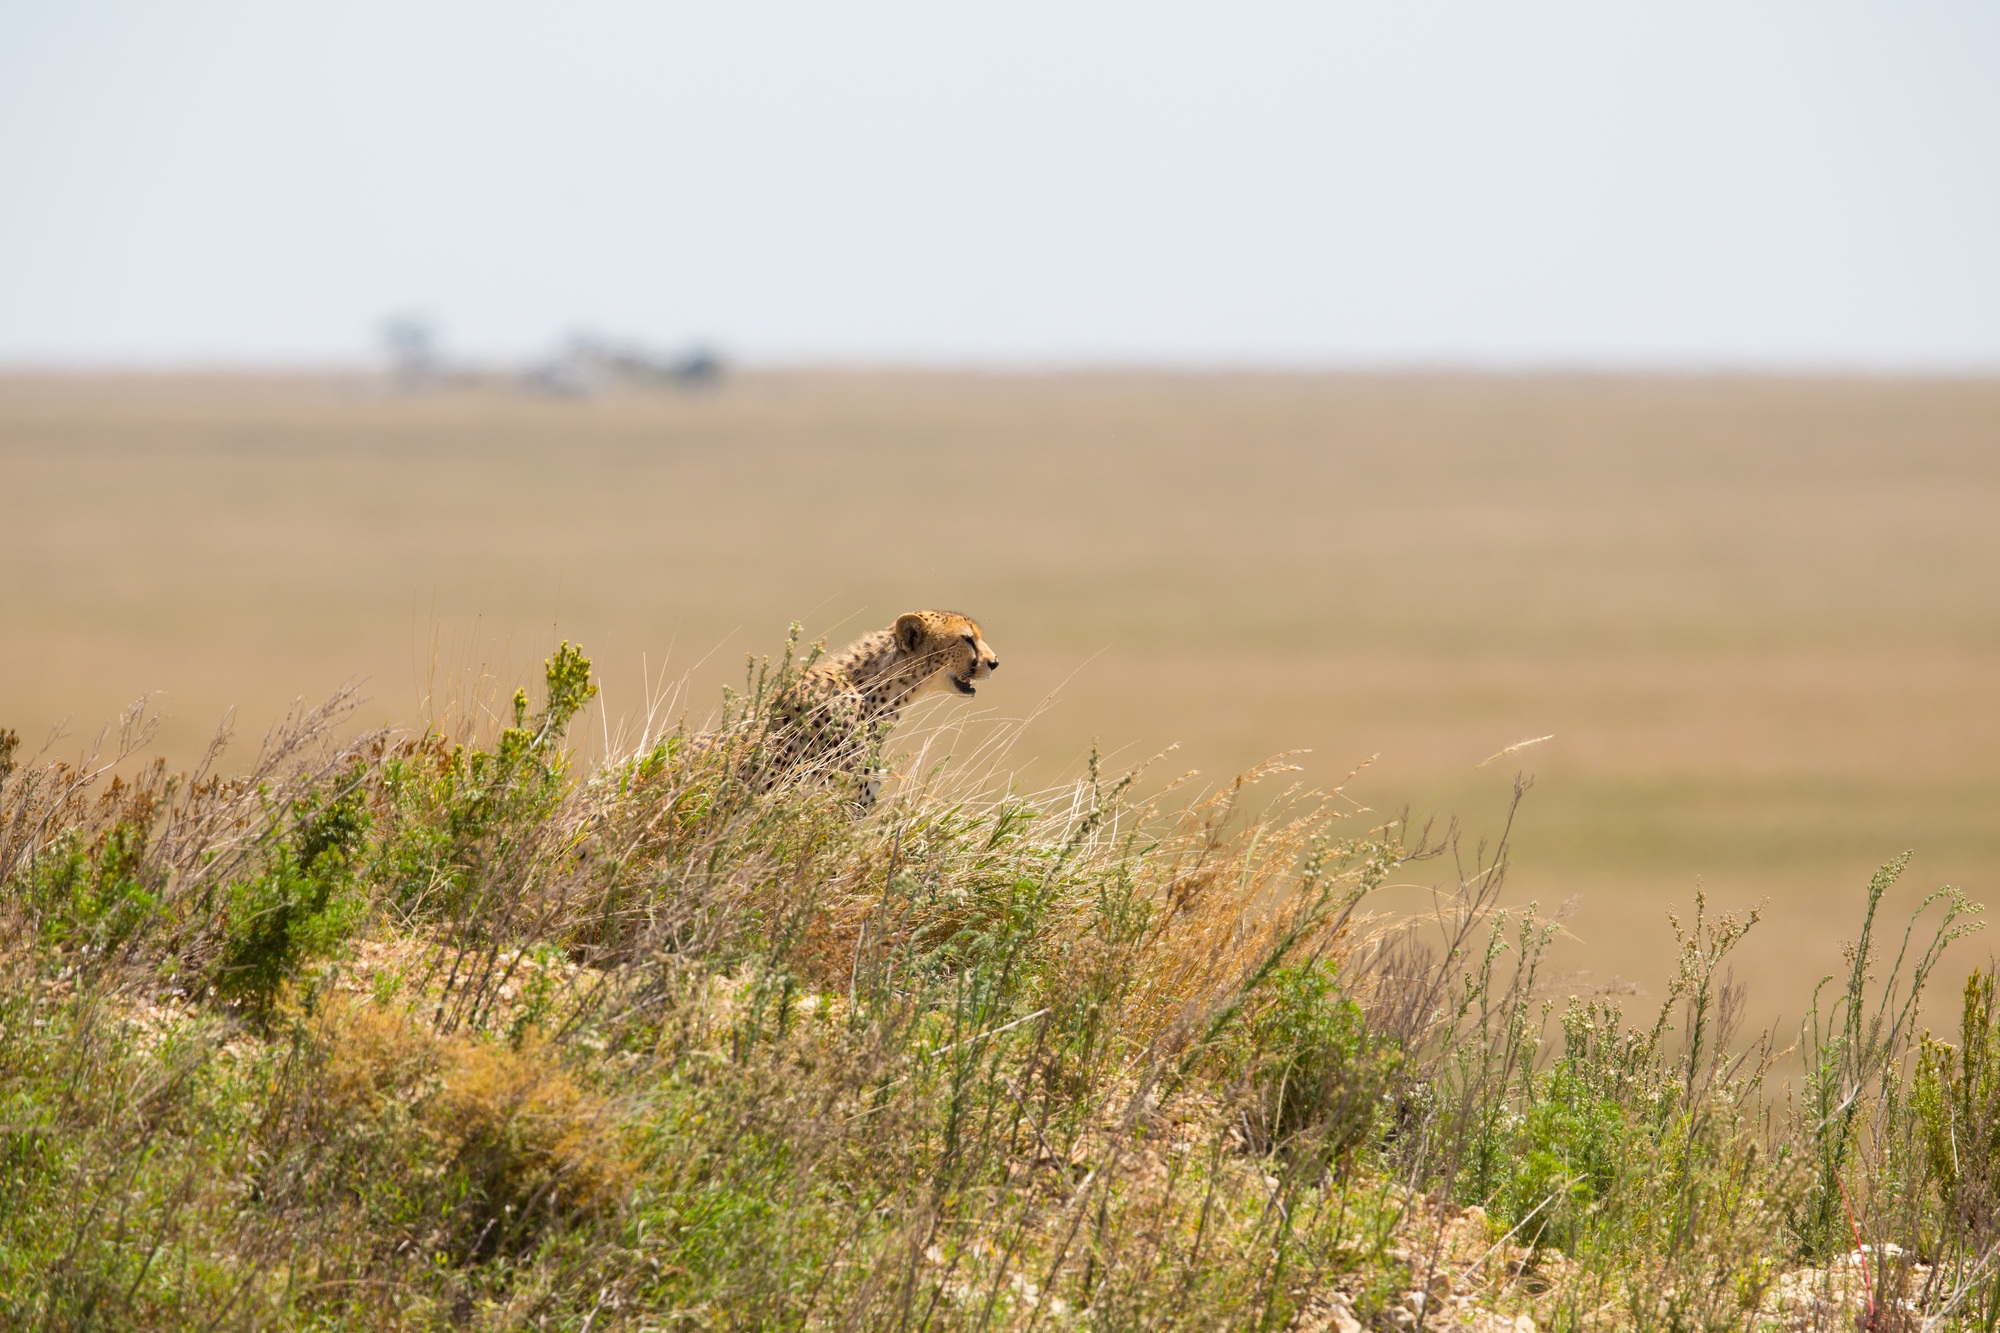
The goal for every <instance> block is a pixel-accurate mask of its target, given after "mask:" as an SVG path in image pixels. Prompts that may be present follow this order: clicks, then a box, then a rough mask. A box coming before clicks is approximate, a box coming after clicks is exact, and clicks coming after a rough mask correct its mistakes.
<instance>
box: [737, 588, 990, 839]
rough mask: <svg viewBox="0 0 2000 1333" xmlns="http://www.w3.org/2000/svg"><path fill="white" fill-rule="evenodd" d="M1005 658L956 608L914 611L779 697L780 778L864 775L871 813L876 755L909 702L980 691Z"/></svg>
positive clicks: (878, 783)
mask: <svg viewBox="0 0 2000 1333" xmlns="http://www.w3.org/2000/svg"><path fill="white" fill-rule="evenodd" d="M999 665H1000V659H999V658H998V657H995V656H994V655H993V650H992V649H991V648H990V647H988V646H987V644H986V636H985V634H984V633H983V632H982V631H981V630H980V628H979V624H978V622H977V621H975V620H973V619H972V618H971V617H970V616H965V615H961V614H959V613H958V612H956V611H912V612H910V613H908V614H907V615H902V616H898V617H897V618H896V623H895V624H893V625H891V626H889V627H888V628H887V629H878V630H876V631H875V632H874V633H872V634H864V635H862V636H861V637H860V638H858V639H856V640H855V641H854V642H853V643H850V644H848V645H847V646H846V647H845V648H843V649H841V650H840V651H839V652H837V653H833V654H831V655H830V656H827V657H823V658H821V659H820V660H819V661H817V662H815V663H814V664H813V665H812V666H811V667H809V668H807V669H806V670H805V671H803V672H801V673H800V675H799V678H798V679H797V680H796V681H794V682H793V683H792V684H791V686H790V687H789V688H787V689H786V690H785V692H784V694H783V695H781V696H780V697H779V700H778V703H777V707H776V709H775V710H774V717H773V722H774V723H775V724H776V725H775V726H774V728H773V731H772V734H771V736H770V738H769V740H768V742H767V746H766V751H765V753H766V758H767V760H768V761H769V762H770V763H771V764H772V766H773V769H774V773H775V774H776V775H780V776H782V775H789V774H794V773H797V772H799V771H800V770H807V769H809V770H814V771H818V772H833V771H839V772H846V773H852V774H854V775H856V776H857V777H858V778H859V779H860V782H859V789H858V791H857V794H856V797H855V799H856V802H857V804H859V805H860V807H861V808H862V809H863V810H866V809H868V808H869V807H870V806H872V805H873V804H874V803H875V797H876V794H877V793H878V792H879V791H880V790H881V788H882V778H881V774H880V772H879V771H878V770H877V769H876V768H875V764H874V756H875V754H876V752H877V751H878V750H879V749H880V747H881V743H882V740H883V739H884V738H885V737H886V736H887V735H888V733H889V729H890V728H891V727H893V726H894V725H895V724H896V719H897V718H898V717H899V716H900V715H901V714H902V711H903V709H904V708H905V707H907V706H908V705H909V703H910V702H911V701H912V700H914V699H916V698H918V697H919V696H921V695H924V694H927V693H932V692H935V691H938V690H951V691H953V692H955V693H958V694H967V695H969V694H975V693H977V692H978V687H977V684H976V682H978V681H981V680H984V679H986V677H988V676H990V675H992V674H993V671H994V669H995V668H996V667H998V666H999Z"/></svg>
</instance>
